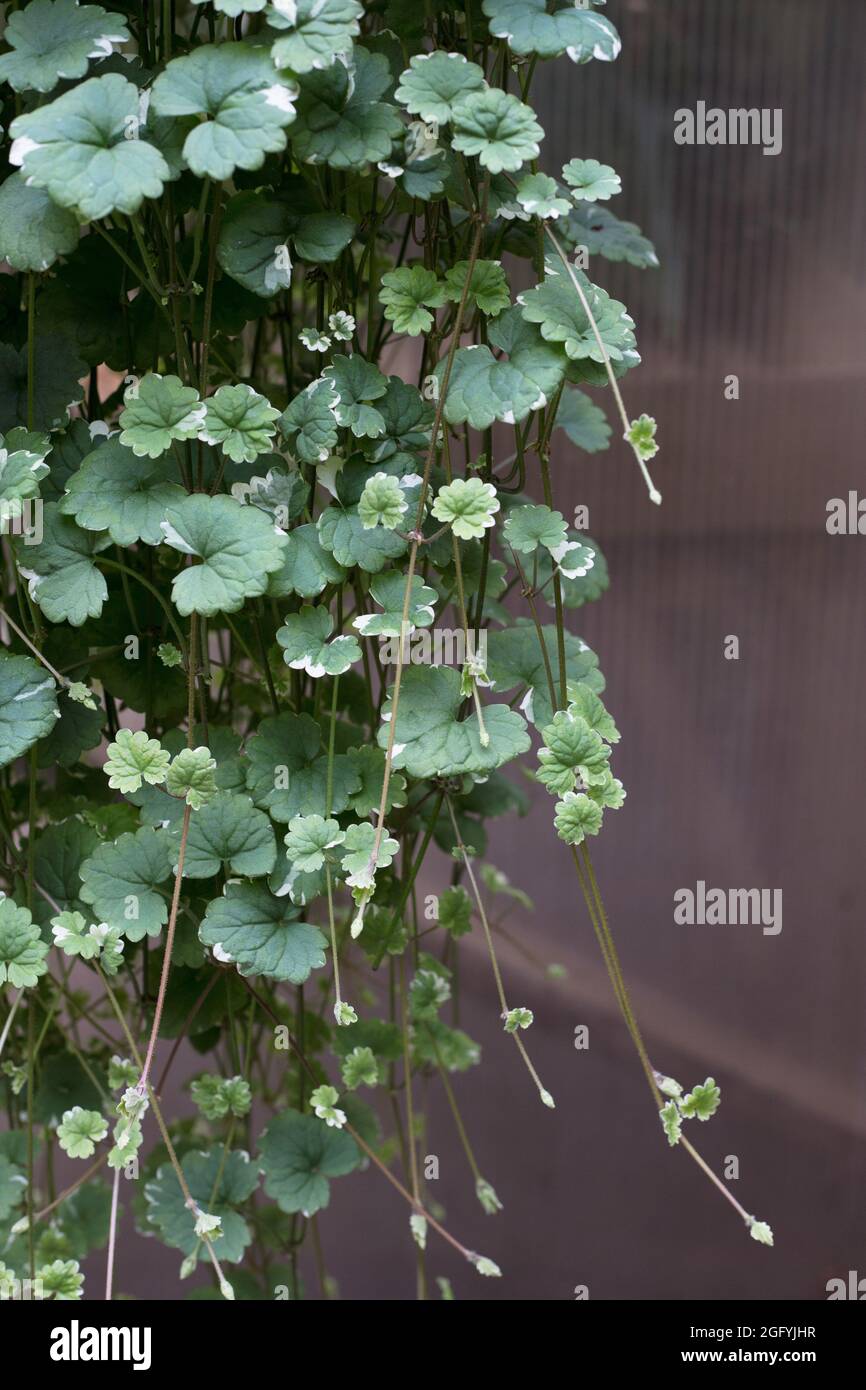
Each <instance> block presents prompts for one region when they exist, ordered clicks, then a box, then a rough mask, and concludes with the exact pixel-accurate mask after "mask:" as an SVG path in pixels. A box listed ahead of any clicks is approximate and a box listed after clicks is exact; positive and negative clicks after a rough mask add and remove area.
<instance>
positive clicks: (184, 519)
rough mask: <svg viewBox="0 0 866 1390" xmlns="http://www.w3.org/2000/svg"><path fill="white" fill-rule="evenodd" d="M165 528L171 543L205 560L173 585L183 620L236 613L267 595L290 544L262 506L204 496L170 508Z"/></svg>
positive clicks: (166, 537)
mask: <svg viewBox="0 0 866 1390" xmlns="http://www.w3.org/2000/svg"><path fill="white" fill-rule="evenodd" d="M162 529H163V532H164V535H165V540H166V543H167V544H168V545H170V546H172V547H173V548H174V549H175V550H179V551H181V553H182V554H185V555H193V556H195V557H197V558H198V559H199V560H200V561H201V564H198V565H189V566H187V567H186V568H184V569H182V570H181V571H180V572H179V573H178V574H176V575H175V577H174V580H173V581H172V586H171V596H172V599H173V601H174V604H175V606H176V608H177V610H178V612H179V613H182V614H183V616H184V617H187V616H188V615H189V614H190V613H201V614H202V615H203V616H204V617H208V618H210V617H213V616H214V615H215V614H217V613H236V612H237V611H238V609H239V608H242V607H243V605H244V601H245V599H248V598H257V597H258V596H259V595H260V594H263V593H264V592H265V590H266V589H267V587H268V576H269V575H270V574H273V572H274V571H275V570H278V569H279V568H280V565H281V563H282V558H283V551H284V549H285V546H286V535H285V533H284V532H283V531H281V530H279V528H278V527H276V526H274V524H273V522H272V521H271V520H270V519H269V517H267V516H266V515H265V513H264V512H262V511H259V509H258V508H257V507H244V506H241V504H240V503H239V502H237V501H235V499H234V498H233V497H225V496H216V497H209V496H207V495H206V494H204V493H196V494H195V495H191V496H189V497H185V498H184V500H183V501H182V502H180V503H179V504H178V506H176V507H170V508H169V509H168V511H167V512H166V519H165V521H164V522H163V523H162Z"/></svg>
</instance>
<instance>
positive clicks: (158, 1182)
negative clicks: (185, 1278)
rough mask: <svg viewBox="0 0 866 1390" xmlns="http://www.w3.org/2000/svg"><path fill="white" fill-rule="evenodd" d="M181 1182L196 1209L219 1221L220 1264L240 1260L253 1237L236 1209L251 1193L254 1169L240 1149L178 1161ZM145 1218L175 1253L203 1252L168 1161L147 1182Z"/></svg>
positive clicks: (192, 1155)
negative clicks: (182, 1178) (182, 1177)
mask: <svg viewBox="0 0 866 1390" xmlns="http://www.w3.org/2000/svg"><path fill="white" fill-rule="evenodd" d="M181 1168H182V1170H183V1175H184V1178H185V1179H186V1183H187V1186H188V1188H189V1191H190V1193H191V1195H192V1199H193V1201H194V1202H195V1203H196V1207H197V1209H198V1210H199V1211H204V1212H207V1213H208V1215H210V1216H216V1217H219V1220H220V1230H221V1232H222V1234H221V1235H220V1236H219V1238H218V1239H217V1240H216V1242H215V1243H214V1250H215V1251H216V1253H217V1258H218V1259H219V1260H220V1261H227V1262H228V1263H229V1264H235V1263H237V1261H239V1260H242V1259H243V1257H244V1251H245V1250H246V1248H247V1246H248V1245H249V1243H250V1241H251V1239H252V1236H251V1234H250V1228H249V1226H248V1225H247V1223H246V1221H245V1220H244V1219H243V1217H242V1216H241V1215H240V1213H239V1212H238V1211H236V1210H235V1208H236V1207H239V1206H241V1205H242V1204H243V1203H244V1202H245V1201H246V1200H247V1199H248V1198H249V1197H251V1196H252V1194H253V1193H254V1192H255V1190H256V1188H257V1187H258V1184H259V1173H258V1168H257V1167H256V1165H255V1164H254V1163H251V1162H250V1158H249V1155H248V1154H246V1153H244V1152H243V1151H242V1150H240V1149H234V1150H230V1151H229V1152H228V1153H226V1152H225V1150H224V1149H223V1148H222V1146H220V1145H217V1146H216V1147H215V1148H213V1149H211V1151H210V1153H206V1154H205V1153H188V1154H186V1155H185V1156H184V1157H183V1159H182V1160H181ZM144 1195H145V1197H146V1199H147V1219H148V1221H149V1222H150V1224H151V1225H152V1226H155V1227H156V1228H157V1230H158V1231H159V1234H160V1237H161V1239H162V1240H163V1241H164V1242H165V1244H166V1245H170V1246H171V1247H172V1248H173V1249H174V1250H181V1251H183V1253H184V1255H192V1254H193V1253H194V1252H195V1251H197V1250H199V1249H200V1248H201V1242H200V1240H199V1237H198V1236H197V1235H196V1229H195V1226H196V1213H195V1212H193V1211H191V1210H190V1208H189V1207H188V1206H187V1204H186V1198H185V1196H184V1193H183V1191H182V1190H181V1187H180V1185H179V1183H178V1180H177V1176H176V1174H175V1171H174V1169H173V1167H172V1166H171V1164H170V1163H164V1164H163V1165H162V1167H161V1168H159V1169H157V1172H156V1176H155V1177H154V1178H152V1179H151V1181H150V1182H148V1183H146V1184H145V1189H144Z"/></svg>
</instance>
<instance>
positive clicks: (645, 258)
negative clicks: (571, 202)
mask: <svg viewBox="0 0 866 1390" xmlns="http://www.w3.org/2000/svg"><path fill="white" fill-rule="evenodd" d="M566 232H567V236H566V240H567V241H569V242H570V244H571V245H572V246H576V245H577V244H578V243H579V244H581V245H583V246H585V247H586V249H587V252H588V253H589V255H590V256H594V255H599V256H604V258H605V259H606V260H608V261H627V262H628V264H629V265H634V266H637V267H638V269H640V270H646V269H652V270H654V269H656V267H657V266H658V263H659V258H658V256H657V255H656V251H655V247H654V246H653V244H652V242H651V241H650V240H649V238H648V237H645V236H644V234H643V232H642V231H641V229H640V227H638V226H637V225H636V223H634V222H623V221H621V219H620V218H619V217H617V215H616V213H615V212H611V210H610V208H605V207H601V205H600V204H598V203H578V205H577V207H576V208H574V210H573V211H572V213H571V216H570V217H569V219H568V225H567V228H566Z"/></svg>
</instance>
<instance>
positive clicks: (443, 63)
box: [394, 49, 487, 125]
mask: <svg viewBox="0 0 866 1390" xmlns="http://www.w3.org/2000/svg"><path fill="white" fill-rule="evenodd" d="M486 85H487V84H486V83H485V81H484V73H483V71H482V70H481V68H480V67H479V66H478V64H477V63H470V62H469V60H468V59H467V58H464V56H463V54H462V53H445V52H443V50H442V49H437V50H436V51H434V52H433V53H416V54H415V57H414V58H412V59H411V61H410V63H409V66H408V68H407V69H406V71H405V72H404V73H402V75H401V77H400V85H399V86H398V88H397V90H396V92H395V93H394V99H395V101H399V103H400V105H401V106H405V108H406V110H407V111H408V112H410V114H411V115H413V116H420V117H421V119H422V121H436V122H437V123H438V124H439V125H445V124H446V122H448V121H450V119H451V110H452V107H453V105H454V102H455V101H457V100H459V98H460V97H462V96H465V95H466V93H467V92H474V91H479V90H480V89H481V88H483V87H485V86H486Z"/></svg>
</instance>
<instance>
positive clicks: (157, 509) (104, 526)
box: [60, 412, 185, 546]
mask: <svg viewBox="0 0 866 1390" xmlns="http://www.w3.org/2000/svg"><path fill="white" fill-rule="evenodd" d="M124 413H126V412H124ZM173 474H174V469H173V468H172V467H171V466H170V461H169V460H168V459H155V460H153V461H152V462H142V460H141V459H140V458H136V456H135V454H134V453H133V451H132V450H131V449H127V448H125V447H124V445H123V444H122V443H121V442H120V438H119V437H118V436H117V435H113V436H112V437H111V438H110V439H109V440H108V442H107V443H106V444H104V445H102V447H101V448H98V449H95V450H94V452H93V453H91V454H88V455H87V457H86V458H85V459H84V461H83V463H82V465H81V467H80V469H79V470H78V472H77V473H73V475H72V477H71V478H70V479H69V483H68V485H67V491H66V496H65V497H64V498H62V500H61V502H60V511H61V512H62V513H63V515H64V516H72V517H74V518H75V520H76V521H77V523H78V525H79V526H83V527H84V529H85V530H87V531H107V532H108V534H109V536H110V537H111V539H112V540H113V541H114V542H115V544H116V545H121V546H130V545H134V544H135V542H136V541H144V542H145V544H146V545H159V543H160V541H161V540H162V538H163V537H162V528H161V526H160V522H161V521H162V518H163V516H164V515H165V509H166V507H168V506H171V505H172V504H174V503H177V502H179V501H181V500H182V498H183V497H184V496H185V493H184V490H183V488H182V487H179V486H178V484H177V483H176V482H173V481H170V478H171V476H172V475H173Z"/></svg>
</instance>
